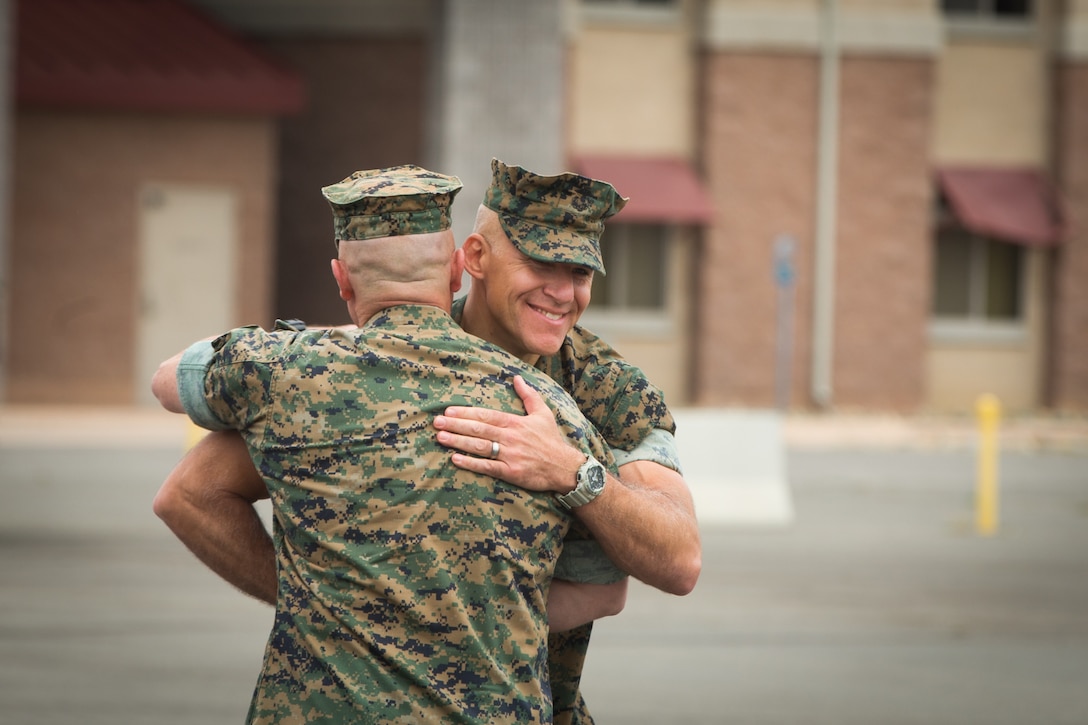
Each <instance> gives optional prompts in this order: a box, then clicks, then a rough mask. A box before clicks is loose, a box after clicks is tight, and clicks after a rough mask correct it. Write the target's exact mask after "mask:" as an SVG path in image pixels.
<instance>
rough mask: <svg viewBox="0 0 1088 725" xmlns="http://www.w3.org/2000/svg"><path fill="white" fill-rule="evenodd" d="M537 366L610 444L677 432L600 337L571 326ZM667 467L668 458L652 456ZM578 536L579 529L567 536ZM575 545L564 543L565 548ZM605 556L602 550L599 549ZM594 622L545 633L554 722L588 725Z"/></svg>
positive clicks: (655, 394)
mask: <svg viewBox="0 0 1088 725" xmlns="http://www.w3.org/2000/svg"><path fill="white" fill-rule="evenodd" d="M536 366H537V368H538V369H540V370H541V371H543V372H545V373H547V374H548V376H549V377H550V378H552V379H553V380H555V381H556V382H557V383H559V384H560V385H562V386H563V389H564V390H566V391H567V393H568V394H569V395H570V396H571V397H572V398H574V401H575V403H576V404H577V405H578V408H579V409H580V410H581V411H582V414H583V415H585V416H586V418H588V419H589V421H590V423H592V424H593V425H594V427H596V429H597V430H598V432H600V434H601V435H602V436H603V437H604V439H605V442H606V443H607V444H608V445H609V446H610V447H612V448H616V449H620V450H625V451H630V450H631V449H633V448H634V447H635V446H637V445H639V444H641V443H643V442H644V441H645V439H646V438H647V436H649V435H650V433H651V432H652V431H653V430H654V429H661V430H667V431H668V432H669V433H675V432H676V423H675V421H674V420H673V417H672V414H671V413H670V412H669V409H668V407H667V406H666V405H665V396H664V393H662V392H661V391H660V390H659V389H658V388H656V387H655V386H654V385H653V384H651V383H650V381H649V379H647V377H646V374H645V373H644V372H642V369H641V368H639V367H637V366H635V365H632V364H630V363H628V362H627V361H625V360H624V359H623V358H622V357H620V354H619V353H618V352H616V351H615V350H614V349H613V348H612V347H611V346H609V345H608V344H607V343H606V342H605V341H604V340H601V339H600V338H599V337H597V336H596V335H594V334H593V333H591V332H589V331H588V330H585V329H583V328H581V327H579V326H575V327H574V329H573V330H571V333H570V334H569V335H567V338H566V340H564V341H563V346H562V347H561V348H560V349H559V353H558V354H556V355H550V356H541V358H540V359H539V360H538V361H537V365H536ZM656 460H657V462H659V463H663V464H666V465H667V462H666V460H662V459H661V458H658V459H656ZM577 535H578V531H577V529H575V530H573V531H572V532H571V533H569V534H568V540H569V539H570V538H574V537H576V536H577ZM573 549H574V546H570V545H568V550H573ZM602 555H603V553H602ZM592 631H593V623H592V622H590V623H589V624H585V625H582V626H581V627H576V628H574V629H572V630H570V631H567V632H560V633H556V634H551V635H549V637H548V653H549V654H548V668H549V670H550V673H551V674H550V678H551V682H552V706H553V708H554V713H553V718H554V722H555V725H592V723H593V717H592V716H591V715H590V712H589V709H588V707H587V705H586V701H585V698H584V697H583V696H582V693H581V689H580V688H579V684H580V682H581V678H582V669H583V668H584V666H585V658H586V655H587V654H588V651H589V641H590V636H591V634H592Z"/></svg>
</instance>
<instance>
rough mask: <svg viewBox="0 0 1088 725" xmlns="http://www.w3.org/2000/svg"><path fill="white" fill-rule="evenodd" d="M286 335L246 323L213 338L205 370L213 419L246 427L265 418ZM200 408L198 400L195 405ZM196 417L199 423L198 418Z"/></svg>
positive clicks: (206, 396) (229, 425) (206, 394)
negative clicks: (249, 325) (278, 359)
mask: <svg viewBox="0 0 1088 725" xmlns="http://www.w3.org/2000/svg"><path fill="white" fill-rule="evenodd" d="M285 337H287V335H285V334H284V333H268V332H265V331H264V330H262V329H260V328H258V327H244V328H239V329H236V330H232V331H230V332H228V333H226V334H225V335H222V336H220V337H219V338H217V339H216V340H214V341H213V342H212V353H211V358H210V360H209V361H208V362H207V365H206V367H205V371H204V380H203V395H204V404H205V405H206V406H207V413H208V414H209V415H210V419H211V420H214V421H216V422H217V424H218V426H219V427H220V428H227V429H233V430H245V429H247V428H250V427H252V426H253V425H254V424H256V423H257V422H259V421H261V420H262V419H263V418H264V416H265V414H266V412H267V410H268V407H269V402H270V400H271V396H272V391H273V383H274V370H275V369H276V366H277V362H276V360H277V357H278V355H279V354H280V353H281V351H282V347H283V342H284V338H285ZM196 408H197V406H196V405H195V404H194V405H193V409H194V410H196ZM186 410H188V408H187V409H186ZM190 415H192V414H190ZM193 420H194V422H198V423H199V421H197V420H196V418H194V419H193Z"/></svg>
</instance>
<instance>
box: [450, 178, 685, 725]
mask: <svg viewBox="0 0 1088 725" xmlns="http://www.w3.org/2000/svg"><path fill="white" fill-rule="evenodd" d="M626 203H627V199H625V198H623V197H621V196H620V195H619V194H618V193H617V192H616V190H615V188H613V187H612V185H611V184H608V183H606V182H603V181H598V180H594V179H590V178H588V177H585V176H581V175H578V174H570V173H567V174H559V175H556V176H542V175H539V174H535V173H533V172H531V171H528V170H526V169H524V168H522V167H520V166H514V165H508V164H506V163H504V162H502V161H500V160H499V159H492V161H491V184H490V186H489V187H488V189H487V191H486V192H485V193H484V199H483V205H484V206H486V207H488V208H489V209H491V210H492V211H494V212H496V214H497V215H498V218H499V222H500V224H501V226H502V228H503V231H504V232H505V233H506V236H507V238H508V239H509V240H510V242H511V243H512V244H513V245H514V246H515V247H516V248H517V249H518V250H519V251H520V252H521V253H522V254H525V255H526V256H528V257H530V258H532V259H537V260H540V261H544V262H559V263H564V264H575V265H581V266H584V267H588V268H589V269H592V270H594V272H596V273H597V274H604V273H605V268H604V260H603V258H602V256H601V250H600V242H599V239H600V236H601V234H602V233H603V231H604V221H605V220H606V219H608V218H609V217H612V216H614V215H615V214H617V213H618V212H620V211H621V210H622V209H623V207H624V206H625V205H626ZM464 304H465V300H464V299H459V300H455V301H454V305H453V316H454V318H455V319H457V320H458V321H459V320H460V319H461V313H462V312H463V310H464ZM537 367H538V368H540V369H541V370H543V371H544V372H546V373H548V375H549V376H550V377H551V378H552V379H553V380H555V381H556V382H558V383H560V384H561V385H562V386H563V387H564V389H565V390H566V391H567V392H568V393H569V394H570V395H571V396H572V397H573V398H574V400H575V402H576V403H577V405H578V407H579V409H580V410H581V411H582V413H583V414H584V415H585V416H586V417H587V418H588V419H589V421H590V422H591V423H592V424H593V425H594V426H595V427H596V428H597V430H598V431H600V432H601V434H602V435H603V436H604V438H605V441H606V442H607V443H608V445H609V446H611V447H612V449H613V453H614V454H615V456H616V461H617V464H621V463H628V462H631V461H636V460H650V461H654V462H657V463H660V464H662V465H665V466H668V467H669V468H673V469H675V470H677V471H679V470H680V465H679V460H678V456H677V454H676V446H675V441H674V440H673V438H672V435H671V434H672V433H674V432H675V423H674V422H673V419H672V415H671V414H670V413H669V410H668V408H667V407H666V406H665V402H664V396H663V395H662V393H661V391H660V390H658V389H657V388H655V387H654V386H653V385H651V384H650V382H649V381H648V380H647V378H646V376H645V374H644V373H643V372H642V370H640V369H639V368H638V367H636V366H634V365H631V364H629V363H627V362H626V361H624V360H623V359H622V358H621V357H620V355H619V354H618V353H617V352H616V351H615V350H613V349H612V348H611V347H609V346H608V344H607V343H605V342H604V341H603V340H601V339H600V338H598V337H596V336H595V335H593V334H592V333H590V332H588V331H586V330H583V329H582V328H580V327H575V328H574V329H573V330H572V331H571V334H570V335H568V336H567V339H566V340H565V341H564V343H563V345H562V347H561V349H560V351H559V353H558V354H557V355H553V356H550V357H543V358H541V359H540V360H539V361H538V362H537ZM615 573H616V570H615V567H614V566H611V563H610V562H607V559H606V557H605V556H604V553H603V552H602V551H601V549H600V546H599V545H597V544H596V542H594V541H592V540H591V539H590V536H589V533H588V531H587V530H586V529H585V527H584V526H583V525H582V524H581V523H580V522H578V521H577V520H576V521H575V524H574V526H573V527H572V530H571V532H570V533H569V534H568V537H567V541H566V543H565V544H564V550H563V556H562V557H561V559H560V562H559V566H558V567H557V569H556V573H555V575H556V577H558V578H571V579H573V580H576V581H594V582H596V583H607V582H609V581H615V580H616V576H615ZM591 632H592V623H590V624H586V625H583V626H581V627H577V628H575V629H573V630H570V631H569V632H564V633H558V634H552V635H551V636H550V637H549V640H548V649H549V655H548V664H549V669H550V670H551V681H552V699H553V705H554V708H555V722H556V723H557V724H558V725H568V724H577V725H591V724H592V722H593V719H592V717H591V716H590V715H589V712H588V710H587V709H586V704H585V701H584V700H583V699H582V696H581V693H580V691H579V684H580V681H581V676H582V668H583V665H584V662H585V656H586V652H587V649H588V647H589V639H590V634H591Z"/></svg>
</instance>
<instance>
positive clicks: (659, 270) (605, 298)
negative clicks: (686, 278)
mask: <svg viewBox="0 0 1088 725" xmlns="http://www.w3.org/2000/svg"><path fill="white" fill-rule="evenodd" d="M673 233H674V230H673V228H672V226H671V225H666V224H640V223H612V224H609V225H608V230H607V231H606V232H605V234H604V235H603V236H602V237H601V252H602V254H603V255H604V260H605V262H604V263H605V269H606V270H607V272H608V274H606V275H594V278H593V287H594V289H593V295H592V299H591V301H590V304H589V307H588V308H587V309H586V312H585V314H584V315H583V317H582V323H583V324H585V325H586V326H587V327H590V329H593V330H594V331H595V332H598V334H600V332H601V331H603V330H607V331H608V332H609V333H610V334H625V335H626V334H639V335H647V334H648V335H650V336H661V335H666V334H670V333H671V331H672V322H671V312H672V310H671V301H670V296H671V290H670V289H669V280H670V271H671V269H672V265H673V261H672V254H671V239H672V236H673ZM647 244H651V245H654V246H656V251H657V254H656V259H653V260H650V262H649V265H647V263H646V262H647V260H645V259H644V260H641V261H642V264H638V262H637V261H636V260H635V259H634V255H635V254H637V253H638V252H639V249H640V248H641V249H643V250H645V248H646V247H645V245H647ZM647 273H652V274H654V276H655V277H656V279H655V280H654V284H655V285H656V287H657V290H656V292H655V291H654V290H650V291H649V297H650V298H651V299H652V300H653V302H652V304H639V303H638V302H637V301H633V298H636V297H638V296H639V294H640V292H646V291H647V290H646V289H645V285H644V284H643V285H641V286H639V285H640V283H639V281H638V277H639V276H640V275H643V276H644V275H646V274H647ZM636 286H639V289H638V290H636V289H635V287H636Z"/></svg>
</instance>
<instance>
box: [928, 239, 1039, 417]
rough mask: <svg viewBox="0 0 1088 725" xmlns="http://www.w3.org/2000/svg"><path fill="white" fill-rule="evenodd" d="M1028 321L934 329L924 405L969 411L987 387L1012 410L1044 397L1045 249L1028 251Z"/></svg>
mask: <svg viewBox="0 0 1088 725" xmlns="http://www.w3.org/2000/svg"><path fill="white" fill-rule="evenodd" d="M1026 260H1027V263H1026V271H1025V275H1024V280H1025V288H1026V289H1025V291H1024V292H1025V300H1026V303H1027V306H1026V308H1025V310H1024V317H1025V324H1024V325H1023V326H1022V327H1021V328H1020V329H1018V330H997V331H993V330H991V331H989V334H988V333H987V331H985V330H976V331H975V332H974V333H971V332H970V331H965V332H962V333H960V334H959V335H958V336H956V337H952V338H949V337H948V336H947V334H940V333H938V332H937V331H936V330H935V331H934V333H933V337H934V339H932V340H931V343H930V346H929V353H928V356H927V359H926V385H927V390H926V407H927V409H929V410H933V411H940V412H970V411H971V410H973V406H974V404H975V401H976V399H977V398H978V396H979V395H982V394H983V393H989V394H992V395H996V396H997V397H998V399H999V400H1000V401H1001V404H1002V407H1003V408H1005V409H1006V410H1008V411H1009V412H1024V411H1029V410H1031V409H1034V408H1037V407H1038V406H1039V405H1040V403H1041V402H1042V396H1043V391H1044V387H1043V375H1044V370H1045V361H1046V357H1045V350H1046V342H1047V341H1046V334H1045V332H1044V331H1045V329H1046V320H1047V319H1048V318H1049V313H1048V310H1047V295H1046V288H1047V284H1048V282H1047V280H1048V278H1049V272H1048V267H1049V263H1048V258H1047V252H1046V251H1044V250H1039V249H1033V250H1030V251H1029V252H1028V254H1027V255H1026Z"/></svg>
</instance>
